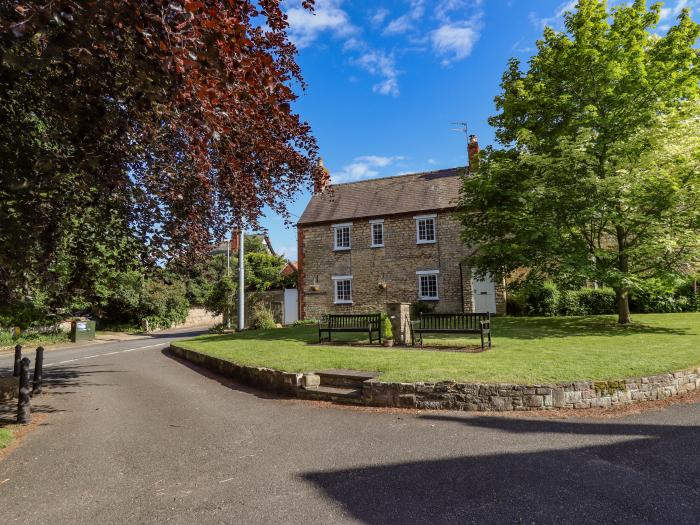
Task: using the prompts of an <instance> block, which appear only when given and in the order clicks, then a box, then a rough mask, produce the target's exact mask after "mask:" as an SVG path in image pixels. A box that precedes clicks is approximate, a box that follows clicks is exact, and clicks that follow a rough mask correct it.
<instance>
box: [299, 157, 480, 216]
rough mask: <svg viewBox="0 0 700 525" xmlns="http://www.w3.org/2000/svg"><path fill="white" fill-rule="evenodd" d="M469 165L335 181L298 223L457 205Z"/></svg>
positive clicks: (440, 208) (437, 208)
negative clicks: (360, 179)
mask: <svg viewBox="0 0 700 525" xmlns="http://www.w3.org/2000/svg"><path fill="white" fill-rule="evenodd" d="M465 171H466V167H460V168H451V169H447V170H440V171H430V172H427V173H413V174H411V175H399V176H396V177H386V178H383V179H372V180H366V181H361V182H350V183H347V184H334V185H332V186H331V187H330V188H329V189H327V190H326V191H324V192H323V193H319V194H316V195H314V196H313V197H311V201H310V202H309V204H308V206H306V210H304V213H303V214H302V216H301V218H300V219H299V223H298V224H299V226H305V225H310V224H317V223H324V222H340V221H343V220H350V219H361V218H370V217H382V216H385V215H400V214H407V213H418V212H428V211H438V210H450V209H454V208H456V207H457V200H458V198H459V191H460V189H461V178H460V175H463V174H464V173H465Z"/></svg>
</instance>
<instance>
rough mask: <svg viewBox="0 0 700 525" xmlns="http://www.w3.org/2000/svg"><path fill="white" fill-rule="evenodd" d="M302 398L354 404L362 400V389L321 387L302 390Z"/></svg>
mask: <svg viewBox="0 0 700 525" xmlns="http://www.w3.org/2000/svg"><path fill="white" fill-rule="evenodd" d="M300 392H303V394H301V396H302V397H304V398H306V399H323V400H326V401H340V402H349V403H352V402H354V401H357V400H359V399H361V398H362V389H361V388H342V387H337V386H319V387H317V388H313V389H308V390H302V391H300Z"/></svg>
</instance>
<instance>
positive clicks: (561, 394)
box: [552, 388, 566, 408]
mask: <svg viewBox="0 0 700 525" xmlns="http://www.w3.org/2000/svg"><path fill="white" fill-rule="evenodd" d="M552 405H553V406H554V407H556V408H563V407H564V406H566V391H565V390H564V389H563V388H555V389H554V390H553V391H552Z"/></svg>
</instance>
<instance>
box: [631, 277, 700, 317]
mask: <svg viewBox="0 0 700 525" xmlns="http://www.w3.org/2000/svg"><path fill="white" fill-rule="evenodd" d="M693 286H694V279H688V280H685V281H681V282H676V283H664V282H663V281H660V280H650V281H648V282H645V283H642V284H641V285H640V286H638V287H636V288H635V289H634V290H632V292H631V294H630V306H631V308H632V309H633V311H635V312H640V313H676V312H692V311H697V305H698V301H697V296H696V295H695V294H694V293H693Z"/></svg>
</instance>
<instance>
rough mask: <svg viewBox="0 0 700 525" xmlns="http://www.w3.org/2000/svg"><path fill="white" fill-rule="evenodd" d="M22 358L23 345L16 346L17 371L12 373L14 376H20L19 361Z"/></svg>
mask: <svg viewBox="0 0 700 525" xmlns="http://www.w3.org/2000/svg"><path fill="white" fill-rule="evenodd" d="M21 360H22V345H17V346H15V371H14V372H13V373H12V375H13V376H14V377H17V376H19V362H20V361H21Z"/></svg>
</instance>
